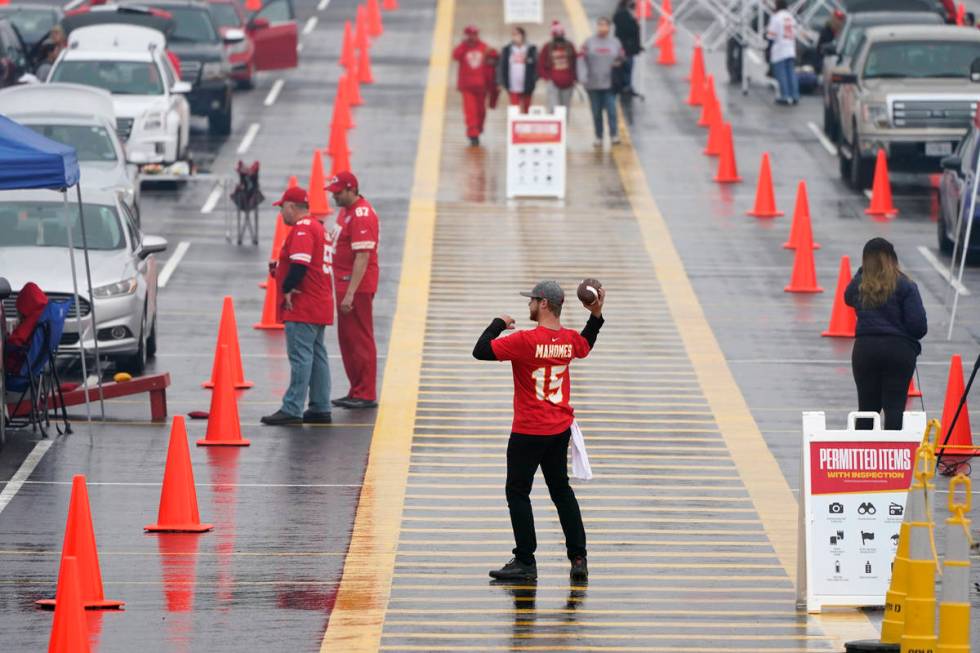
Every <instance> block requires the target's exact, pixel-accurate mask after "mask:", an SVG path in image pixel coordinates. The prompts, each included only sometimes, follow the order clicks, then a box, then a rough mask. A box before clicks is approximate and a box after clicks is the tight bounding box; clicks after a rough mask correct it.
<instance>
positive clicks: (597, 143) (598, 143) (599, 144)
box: [592, 138, 602, 149]
mask: <svg viewBox="0 0 980 653" xmlns="http://www.w3.org/2000/svg"><path fill="white" fill-rule="evenodd" d="M592 147H594V148H597V149H598V148H600V147H602V139H601V138H597V139H595V140H594V141H592Z"/></svg>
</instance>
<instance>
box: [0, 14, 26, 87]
mask: <svg viewBox="0 0 980 653" xmlns="http://www.w3.org/2000/svg"><path fill="white" fill-rule="evenodd" d="M30 71H31V62H30V58H29V57H28V56H27V48H26V47H25V46H24V42H23V41H22V40H21V38H20V34H19V33H18V32H17V29H16V28H15V27H14V26H13V24H12V23H11V22H10V19H9V18H0V88H4V87H6V86H13V85H14V84H16V83H17V82H18V80H20V78H21V76H22V75H23V74H24V73H28V72H30Z"/></svg>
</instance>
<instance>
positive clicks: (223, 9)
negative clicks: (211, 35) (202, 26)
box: [211, 2, 242, 29]
mask: <svg viewBox="0 0 980 653" xmlns="http://www.w3.org/2000/svg"><path fill="white" fill-rule="evenodd" d="M211 15H212V16H214V20H215V22H216V23H218V27H220V28H228V27H232V28H236V29H237V28H239V27H241V26H242V22H241V20H239V18H238V12H237V11H235V7H233V6H232V5H231V4H229V3H227V2H215V3H212V4H211Z"/></svg>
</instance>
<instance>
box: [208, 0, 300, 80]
mask: <svg viewBox="0 0 980 653" xmlns="http://www.w3.org/2000/svg"><path fill="white" fill-rule="evenodd" d="M209 4H210V5H211V15H212V16H214V19H215V22H216V23H217V24H218V29H219V30H220V31H221V32H222V35H223V34H224V32H225V31H226V30H229V29H240V30H243V31H244V32H245V34H246V38H245V40H244V41H241V42H239V43H235V44H230V45H228V59H229V60H230V62H231V69H232V72H231V76H232V79H234V80H235V82H236V83H237V84H238V86H239V87H240V88H251V87H252V85H253V78H254V76H255V71H257V70H280V69H282V68H295V67H296V66H297V65H298V64H299V56H298V54H297V52H296V46H297V44H298V42H299V41H298V39H299V35H298V30H297V27H296V14H295V11H294V10H293V5H292V2H291V0H266V1H265V2H264V3H263V7H262V9H261V10H259V11H257V12H255V13H253V14H251V15H248V14H247V12H246V11H245V9H244V8H243V7H242V5H241V3H239V1H238V0H209Z"/></svg>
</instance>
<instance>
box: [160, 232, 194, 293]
mask: <svg viewBox="0 0 980 653" xmlns="http://www.w3.org/2000/svg"><path fill="white" fill-rule="evenodd" d="M190 246H191V244H190V243H189V242H188V241H186V240H182V241H180V242H179V243H177V249H175V250H174V253H173V254H172V255H171V256H170V258H168V259H167V262H166V263H165V264H164V265H163V269H162V270H160V276H159V277H158V278H157V288H166V287H167V282H168V281H170V277H172V276H173V274H174V270H176V269H177V266H178V265H180V260H181V259H182V258H184V254H186V253H187V250H188V249H189V248H190Z"/></svg>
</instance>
